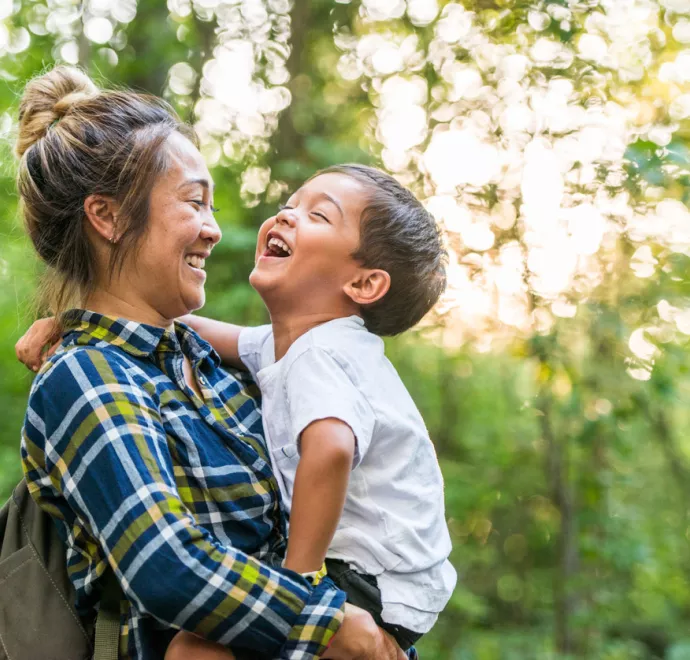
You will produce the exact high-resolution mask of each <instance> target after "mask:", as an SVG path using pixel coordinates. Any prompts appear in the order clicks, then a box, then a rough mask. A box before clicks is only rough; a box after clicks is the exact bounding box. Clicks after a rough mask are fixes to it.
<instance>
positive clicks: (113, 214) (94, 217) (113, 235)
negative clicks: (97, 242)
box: [84, 195, 122, 243]
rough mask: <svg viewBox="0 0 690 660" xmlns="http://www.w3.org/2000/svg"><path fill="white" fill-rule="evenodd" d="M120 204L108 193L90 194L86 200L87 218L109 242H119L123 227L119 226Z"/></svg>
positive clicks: (85, 211) (96, 230)
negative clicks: (107, 194)
mask: <svg viewBox="0 0 690 660" xmlns="http://www.w3.org/2000/svg"><path fill="white" fill-rule="evenodd" d="M119 212H120V204H119V203H118V202H116V201H115V200H114V199H113V198H112V197H108V196H106V195H89V196H88V197H87V198H86V199H85V200H84V213H85V214H86V220H87V222H88V223H89V225H90V226H91V227H92V228H93V230H94V231H95V232H96V233H97V234H98V235H99V236H101V237H103V238H104V239H105V240H106V241H108V242H109V243H117V241H118V240H119V238H120V235H121V234H122V228H121V227H118V226H117V218H118V214H119Z"/></svg>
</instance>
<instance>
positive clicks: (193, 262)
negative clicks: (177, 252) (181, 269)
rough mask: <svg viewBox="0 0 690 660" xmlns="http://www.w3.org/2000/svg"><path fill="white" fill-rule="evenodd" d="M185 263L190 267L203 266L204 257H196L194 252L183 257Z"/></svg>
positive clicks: (204, 264) (204, 262)
mask: <svg viewBox="0 0 690 660" xmlns="http://www.w3.org/2000/svg"><path fill="white" fill-rule="evenodd" d="M184 260H185V263H187V264H189V265H190V266H191V267H192V268H201V269H203V268H205V266H206V259H204V258H203V257H198V256H197V255H196V254H188V255H187V256H186V257H185V258H184Z"/></svg>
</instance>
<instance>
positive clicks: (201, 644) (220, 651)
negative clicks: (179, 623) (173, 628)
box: [165, 630, 235, 660]
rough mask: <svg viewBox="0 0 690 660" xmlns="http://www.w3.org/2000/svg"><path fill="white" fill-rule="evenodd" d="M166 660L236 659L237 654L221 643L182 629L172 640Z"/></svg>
mask: <svg viewBox="0 0 690 660" xmlns="http://www.w3.org/2000/svg"><path fill="white" fill-rule="evenodd" d="M165 660H235V656H234V655H233V654H232V652H231V651H229V650H228V649H226V648H225V647H224V646H221V645H220V644H216V643H215V642H209V641H208V640H207V639H204V638H203V637H199V636H198V635H195V634H193V633H190V632H187V631H185V630H181V631H180V632H178V633H177V635H175V637H173V640H172V642H170V646H168V650H167V651H166V653H165Z"/></svg>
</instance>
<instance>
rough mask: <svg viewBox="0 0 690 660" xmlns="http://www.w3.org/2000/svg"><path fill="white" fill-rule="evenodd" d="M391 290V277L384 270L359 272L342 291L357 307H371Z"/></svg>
mask: <svg viewBox="0 0 690 660" xmlns="http://www.w3.org/2000/svg"><path fill="white" fill-rule="evenodd" d="M390 288H391V276H390V275H389V274H388V273H387V272H386V271H385V270H380V269H377V270H361V271H360V273H359V275H358V276H357V278H355V279H354V280H351V281H350V282H348V283H347V284H346V285H345V286H344V287H343V291H344V292H345V295H346V296H348V298H350V300H352V302H355V303H357V304H358V305H371V303H375V302H376V301H377V300H381V298H383V296H385V295H386V294H387V293H388V289H390Z"/></svg>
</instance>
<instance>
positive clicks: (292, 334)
mask: <svg viewBox="0 0 690 660" xmlns="http://www.w3.org/2000/svg"><path fill="white" fill-rule="evenodd" d="M351 315H352V312H350V313H341V314H335V313H333V312H330V313H320V314H319V313H314V314H300V315H280V314H271V325H272V326H273V342H274V347H275V359H276V362H277V361H278V360H280V359H282V358H283V357H284V356H285V354H286V353H287V352H288V350H289V348H290V346H292V345H293V344H294V343H295V342H296V341H297V340H298V339H299V338H300V337H301V336H302V335H304V334H306V333H307V332H309V330H313V329H314V328H316V327H318V326H320V325H323V324H324V323H328V322H329V321H334V320H335V319H342V318H347V317H348V316H351Z"/></svg>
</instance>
